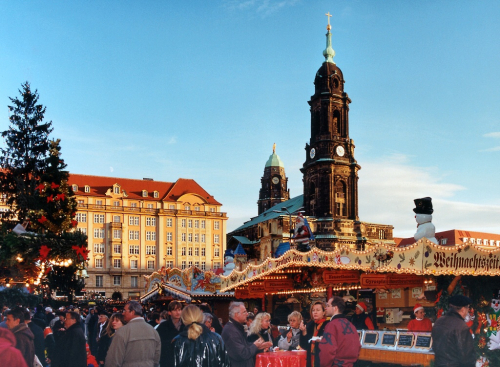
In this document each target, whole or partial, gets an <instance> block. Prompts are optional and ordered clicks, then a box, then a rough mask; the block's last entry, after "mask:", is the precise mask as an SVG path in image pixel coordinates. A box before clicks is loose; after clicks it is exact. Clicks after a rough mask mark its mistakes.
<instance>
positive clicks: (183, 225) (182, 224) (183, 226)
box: [181, 219, 186, 228]
mask: <svg viewBox="0 0 500 367" xmlns="http://www.w3.org/2000/svg"><path fill="white" fill-rule="evenodd" d="M181 227H182V228H186V220H185V219H183V220H181Z"/></svg>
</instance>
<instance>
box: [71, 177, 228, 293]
mask: <svg viewBox="0 0 500 367" xmlns="http://www.w3.org/2000/svg"><path fill="white" fill-rule="evenodd" d="M68 183H69V184H70V185H71V187H72V189H73V191H74V193H75V198H76V200H77V203H78V210H77V213H76V220H77V221H78V226H77V229H78V230H80V231H82V232H84V233H85V234H87V236H88V248H89V250H90V252H89V260H88V275H89V278H87V279H86V282H85V290H86V291H87V292H98V293H100V294H102V295H105V297H111V295H112V293H113V292H115V291H118V292H121V294H122V297H123V298H124V299H126V298H129V297H132V298H134V297H138V296H140V295H141V294H142V293H143V292H144V284H145V283H144V276H145V275H150V274H151V273H152V272H153V271H155V270H158V269H160V268H162V267H167V268H168V267H178V268H180V269H186V268H189V267H191V266H196V267H198V268H199V269H202V270H205V269H206V270H208V269H216V268H219V267H222V265H223V255H224V251H225V248H226V239H225V233H226V221H227V215H226V213H223V212H221V206H222V204H221V203H219V202H218V201H217V200H215V199H214V197H213V196H212V195H210V194H209V193H207V192H206V191H205V190H204V189H203V188H202V187H201V186H200V185H199V184H198V183H196V182H195V181H194V180H191V179H183V178H180V179H178V180H177V181H175V182H160V181H154V180H152V179H143V180H137V179H128V178H114V177H100V176H90V175H79V174H71V175H70V178H69V180H68Z"/></svg>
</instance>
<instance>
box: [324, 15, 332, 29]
mask: <svg viewBox="0 0 500 367" xmlns="http://www.w3.org/2000/svg"><path fill="white" fill-rule="evenodd" d="M325 15H326V16H327V17H328V18H327V19H328V25H327V26H326V29H327V30H328V31H329V30H330V29H332V26H331V25H330V18H331V16H332V15H331V14H330V12H328V13H326V14H325Z"/></svg>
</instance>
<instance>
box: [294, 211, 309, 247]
mask: <svg viewBox="0 0 500 367" xmlns="http://www.w3.org/2000/svg"><path fill="white" fill-rule="evenodd" d="M295 223H296V224H295V230H294V235H293V240H294V242H295V243H296V244H297V251H300V252H307V251H309V250H311V247H309V241H310V240H314V235H313V234H312V231H311V227H309V224H308V223H307V219H305V218H304V217H303V216H302V214H301V213H299V214H298V215H297V218H296V219H295Z"/></svg>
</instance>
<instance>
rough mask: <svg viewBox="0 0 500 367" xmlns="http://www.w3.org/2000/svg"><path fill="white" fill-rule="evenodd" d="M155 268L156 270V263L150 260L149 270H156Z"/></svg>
mask: <svg viewBox="0 0 500 367" xmlns="http://www.w3.org/2000/svg"><path fill="white" fill-rule="evenodd" d="M154 268H155V261H154V260H148V269H154Z"/></svg>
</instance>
